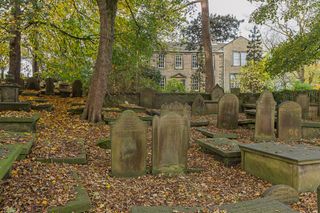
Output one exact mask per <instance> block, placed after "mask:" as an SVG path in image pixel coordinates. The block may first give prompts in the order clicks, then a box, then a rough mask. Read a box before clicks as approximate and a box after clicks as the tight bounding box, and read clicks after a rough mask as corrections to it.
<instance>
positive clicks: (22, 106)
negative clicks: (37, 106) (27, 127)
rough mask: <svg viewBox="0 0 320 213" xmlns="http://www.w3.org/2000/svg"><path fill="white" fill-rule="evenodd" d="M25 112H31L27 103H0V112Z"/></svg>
mask: <svg viewBox="0 0 320 213" xmlns="http://www.w3.org/2000/svg"><path fill="white" fill-rule="evenodd" d="M9 110H10V111H27V112H29V111H30V110H31V105H30V103H29V102H1V103H0V111H9Z"/></svg>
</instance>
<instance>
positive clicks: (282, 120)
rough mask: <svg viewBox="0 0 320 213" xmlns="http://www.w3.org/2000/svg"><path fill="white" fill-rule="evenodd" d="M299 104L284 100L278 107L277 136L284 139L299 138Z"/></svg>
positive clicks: (300, 111)
mask: <svg viewBox="0 0 320 213" xmlns="http://www.w3.org/2000/svg"><path fill="white" fill-rule="evenodd" d="M301 113H302V110H301V106H300V105H299V104H298V103H296V102H293V101H286V102H283V103H282V104H280V105H279V108H278V128H277V130H278V138H279V139H281V140H285V141H290V140H298V139H300V138H301V117H302V116H301Z"/></svg>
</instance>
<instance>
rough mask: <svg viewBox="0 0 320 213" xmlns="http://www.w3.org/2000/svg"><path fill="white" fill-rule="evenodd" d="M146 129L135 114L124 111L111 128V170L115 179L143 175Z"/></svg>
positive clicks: (145, 153) (145, 154) (144, 169)
mask: <svg viewBox="0 0 320 213" xmlns="http://www.w3.org/2000/svg"><path fill="white" fill-rule="evenodd" d="M146 132H147V127H146V125H145V124H144V123H143V121H141V120H140V119H139V117H138V116H137V115H136V113H135V112H133V111H131V110H127V111H124V112H123V113H122V114H121V116H120V118H119V119H118V120H117V121H116V123H115V124H114V126H113V127H112V132H111V141H112V142H111V170H112V175H114V176H116V177H135V176H140V175H143V174H145V172H146V157H147V135H146Z"/></svg>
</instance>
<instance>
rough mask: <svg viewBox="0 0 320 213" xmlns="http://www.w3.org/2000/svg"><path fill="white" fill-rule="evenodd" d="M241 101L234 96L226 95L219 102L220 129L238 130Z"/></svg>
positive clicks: (218, 124)
mask: <svg viewBox="0 0 320 213" xmlns="http://www.w3.org/2000/svg"><path fill="white" fill-rule="evenodd" d="M238 118H239V99H238V97H237V96H236V95H234V94H225V95H224V96H222V98H221V99H220V101H219V111H218V123H217V126H218V128H221V129H236V128H238Z"/></svg>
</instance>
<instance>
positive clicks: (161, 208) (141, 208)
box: [130, 206, 201, 213]
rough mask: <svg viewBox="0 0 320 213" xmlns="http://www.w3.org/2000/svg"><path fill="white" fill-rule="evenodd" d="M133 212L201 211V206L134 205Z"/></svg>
mask: <svg viewBox="0 0 320 213" xmlns="http://www.w3.org/2000/svg"><path fill="white" fill-rule="evenodd" d="M130 212H131V213H172V212H185V213H193V212H201V208H197V207H190V208H188V207H167V206H134V207H132V208H131V211H130Z"/></svg>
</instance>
